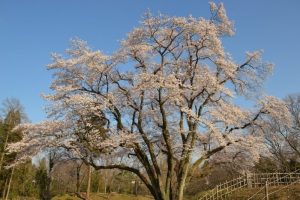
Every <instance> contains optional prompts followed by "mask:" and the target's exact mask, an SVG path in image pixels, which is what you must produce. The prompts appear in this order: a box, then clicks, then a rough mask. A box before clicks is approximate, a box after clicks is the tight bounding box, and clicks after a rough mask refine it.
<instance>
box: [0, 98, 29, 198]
mask: <svg viewBox="0 0 300 200" xmlns="http://www.w3.org/2000/svg"><path fill="white" fill-rule="evenodd" d="M1 118H2V119H3V120H2V121H1V122H0V150H1V152H0V153H1V154H0V176H1V183H0V184H1V185H2V186H1V187H0V188H2V191H1V192H2V197H3V199H4V198H5V199H7V198H8V196H9V192H10V189H11V184H12V178H13V174H14V171H15V169H14V167H13V168H11V169H4V168H3V166H4V165H9V163H12V162H13V161H14V159H15V156H16V154H15V153H8V152H7V146H8V144H9V143H13V142H17V141H19V140H21V138H22V134H21V132H20V131H15V132H13V131H12V130H13V128H15V127H16V126H17V125H18V124H20V123H25V122H27V121H28V120H27V116H26V114H25V112H24V108H23V106H22V105H21V103H20V102H19V100H17V99H14V98H10V99H6V100H4V101H3V103H2V107H1Z"/></svg>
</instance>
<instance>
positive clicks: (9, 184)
mask: <svg viewBox="0 0 300 200" xmlns="http://www.w3.org/2000/svg"><path fill="white" fill-rule="evenodd" d="M14 169H15V167H12V170H11V174H10V178H9V182H8V187H7V192H6V196H5V200H7V199H8V195H9V191H10V187H11V181H12V178H13V175H14Z"/></svg>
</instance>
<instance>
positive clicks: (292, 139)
mask: <svg viewBox="0 0 300 200" xmlns="http://www.w3.org/2000/svg"><path fill="white" fill-rule="evenodd" d="M284 101H285V102H286V104H287V106H288V109H289V111H290V113H291V117H292V126H286V125H285V124H282V123H280V122H278V120H274V119H273V120H271V121H270V122H269V127H268V129H266V130H265V131H266V132H267V134H266V140H267V145H268V147H269V149H270V152H271V153H272V155H273V156H274V158H275V160H276V161H277V164H278V165H279V166H278V167H279V169H281V170H284V171H294V170H295V169H296V168H299V167H300V160H299V159H300V95H299V94H294V95H289V96H287V97H286V98H285V99H284Z"/></svg>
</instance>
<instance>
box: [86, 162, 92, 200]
mask: <svg viewBox="0 0 300 200" xmlns="http://www.w3.org/2000/svg"><path fill="white" fill-rule="evenodd" d="M88 168H89V170H88V185H87V190H86V199H87V200H89V199H90V191H91V176H92V166H88Z"/></svg>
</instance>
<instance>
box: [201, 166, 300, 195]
mask: <svg viewBox="0 0 300 200" xmlns="http://www.w3.org/2000/svg"><path fill="white" fill-rule="evenodd" d="M299 181H300V169H299V170H297V171H294V172H291V173H251V174H247V175H244V176H240V177H238V178H236V179H233V180H230V181H226V182H225V183H222V184H220V185H217V186H216V187H215V188H214V189H212V190H210V191H208V192H207V193H206V194H205V195H204V196H202V197H200V198H199V199H198V200H218V199H229V196H230V195H231V194H232V193H233V192H234V191H236V190H237V189H241V188H246V187H247V188H262V189H263V188H264V187H266V186H267V187H268V186H278V185H289V184H294V183H299ZM249 199H251V197H250V198H249Z"/></svg>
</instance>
